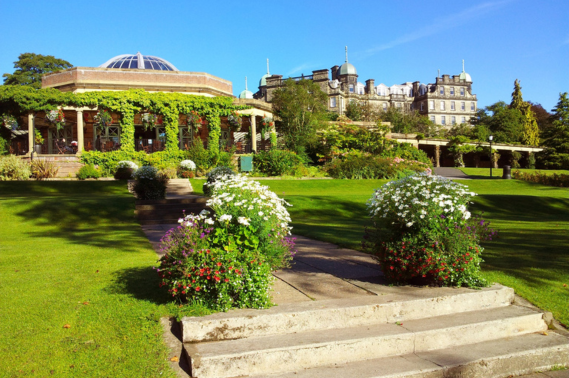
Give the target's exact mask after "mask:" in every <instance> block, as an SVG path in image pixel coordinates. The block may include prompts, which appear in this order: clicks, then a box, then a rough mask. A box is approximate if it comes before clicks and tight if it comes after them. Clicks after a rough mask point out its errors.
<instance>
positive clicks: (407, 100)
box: [253, 61, 477, 127]
mask: <svg viewBox="0 0 569 378" xmlns="http://www.w3.org/2000/svg"><path fill="white" fill-rule="evenodd" d="M347 64H348V62H347V61H346V63H345V64H344V65H347ZM344 65H343V66H342V67H344ZM342 67H339V66H334V67H332V68H331V69H330V70H328V69H322V70H316V71H312V75H308V76H300V77H295V78H293V79H294V80H301V79H308V80H312V81H314V82H315V83H317V84H318V85H319V86H320V88H321V89H322V90H323V91H324V92H325V93H326V94H327V95H328V110H330V111H332V112H336V113H339V114H343V113H344V112H345V110H346V106H347V105H348V103H349V102H351V101H358V102H366V103H370V104H371V105H374V106H375V107H376V108H377V109H378V110H384V111H385V110H387V109H388V108H390V107H397V108H400V109H401V110H402V111H412V110H417V111H418V112H419V113H420V114H421V115H424V116H427V117H429V119H431V120H432V121H433V122H434V123H436V124H438V125H444V126H448V127H450V126H452V125H453V124H460V123H469V122H470V118H471V117H473V116H474V115H475V114H476V110H477V98H476V95H475V94H472V80H471V79H470V75H468V74H467V73H465V72H464V71H463V72H462V73H461V74H460V75H453V76H452V77H450V76H449V75H443V76H442V77H437V78H436V81H435V83H434V84H421V83H420V82H418V81H415V82H405V83H403V84H400V85H392V86H391V87H388V86H386V85H384V84H379V85H377V86H376V85H375V80H374V79H368V80H366V82H365V84H363V83H360V82H358V75H357V73H356V71H355V68H353V66H351V65H350V67H352V68H353V71H352V72H348V73H344V74H340V72H341V71H342ZM344 72H346V70H344ZM284 80H286V79H283V76H282V75H272V76H268V77H267V78H266V85H262V86H260V87H259V90H258V92H257V93H255V94H254V96H253V97H254V98H256V99H259V100H263V101H266V102H271V100H272V98H273V92H274V91H275V90H276V89H277V88H279V87H280V86H281V85H282V83H283V81H284Z"/></svg>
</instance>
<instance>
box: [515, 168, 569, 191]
mask: <svg viewBox="0 0 569 378" xmlns="http://www.w3.org/2000/svg"><path fill="white" fill-rule="evenodd" d="M512 177H513V178H515V179H516V180H523V181H529V182H535V183H537V184H542V185H548V186H559V187H562V188H569V175H563V174H557V173H553V174H548V173H547V172H540V171H537V172H522V171H518V170H516V171H513V172H512Z"/></svg>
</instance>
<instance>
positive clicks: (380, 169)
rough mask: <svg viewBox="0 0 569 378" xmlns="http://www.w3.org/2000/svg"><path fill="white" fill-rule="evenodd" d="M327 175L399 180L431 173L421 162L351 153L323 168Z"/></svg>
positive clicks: (345, 177) (342, 177)
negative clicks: (418, 174) (411, 175)
mask: <svg viewBox="0 0 569 378" xmlns="http://www.w3.org/2000/svg"><path fill="white" fill-rule="evenodd" d="M323 169H324V170H325V171H326V172H327V173H328V175H330V176H331V177H334V178H338V179H386V178H401V177H404V176H408V175H409V174H413V173H416V172H424V171H427V172H429V173H430V172H431V169H430V168H429V167H428V166H427V164H424V163H422V162H418V161H412V160H411V161H410V160H405V159H401V158H395V159H391V158H384V157H379V156H373V155H370V154H363V153H359V152H357V151H351V152H349V153H347V154H345V155H344V156H342V157H341V158H336V159H333V160H332V161H330V162H328V163H326V164H325V165H324V168H323Z"/></svg>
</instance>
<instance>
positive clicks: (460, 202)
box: [364, 174, 495, 287]
mask: <svg viewBox="0 0 569 378" xmlns="http://www.w3.org/2000/svg"><path fill="white" fill-rule="evenodd" d="M475 195H476V194H475V193H472V192H470V191H468V188H467V187H466V186H464V185H461V184H458V183H455V182H453V181H450V180H447V179H445V178H443V177H440V176H430V175H427V174H417V175H413V176H409V177H406V178H403V179H401V180H398V181H392V182H389V183H387V184H385V185H384V186H382V187H381V188H380V189H378V190H376V192H375V193H374V195H373V196H372V197H371V198H370V200H369V201H368V210H369V213H370V216H371V218H372V220H373V222H374V227H372V228H370V229H368V230H366V235H365V239H364V246H365V247H366V248H368V249H369V250H370V251H371V252H372V253H373V254H374V255H375V257H376V259H377V260H378V262H379V263H380V265H381V268H382V271H383V273H384V274H385V276H386V277H387V278H388V279H389V280H391V281H393V282H398V283H406V282H414V283H421V284H437V285H444V286H470V287H478V286H483V285H486V283H485V281H484V280H483V279H482V278H481V277H480V263H481V262H482V259H481V257H480V254H481V253H482V251H483V248H482V247H481V246H480V245H479V242H480V240H482V239H489V240H491V239H492V236H493V235H494V234H495V232H494V231H493V230H491V229H489V228H488V223H487V222H486V221H484V220H482V219H480V218H478V217H471V213H470V212H469V211H468V205H469V203H470V199H471V198H472V197H473V196H475Z"/></svg>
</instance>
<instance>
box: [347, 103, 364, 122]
mask: <svg viewBox="0 0 569 378" xmlns="http://www.w3.org/2000/svg"><path fill="white" fill-rule="evenodd" d="M363 114H364V109H363V105H362V104H361V103H359V102H358V101H350V102H349V103H348V106H346V117H348V118H349V119H351V120H352V121H356V122H357V121H361V120H362V119H363Z"/></svg>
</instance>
